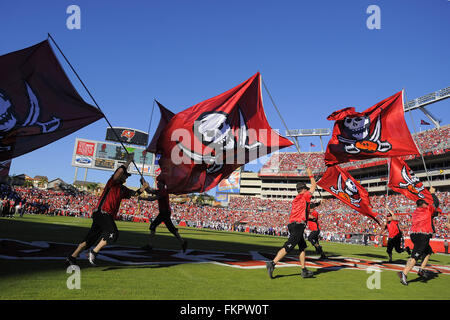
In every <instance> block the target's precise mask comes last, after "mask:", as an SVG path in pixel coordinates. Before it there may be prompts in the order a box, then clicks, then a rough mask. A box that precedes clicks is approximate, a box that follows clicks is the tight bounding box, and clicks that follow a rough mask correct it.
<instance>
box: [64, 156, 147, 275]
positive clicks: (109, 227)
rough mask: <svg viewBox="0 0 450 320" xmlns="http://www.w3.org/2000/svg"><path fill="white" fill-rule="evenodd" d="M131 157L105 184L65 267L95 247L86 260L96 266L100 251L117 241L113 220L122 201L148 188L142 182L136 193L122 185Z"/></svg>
mask: <svg viewBox="0 0 450 320" xmlns="http://www.w3.org/2000/svg"><path fill="white" fill-rule="evenodd" d="M133 156H134V155H133V154H129V155H128V159H127V162H126V163H125V164H123V165H121V166H120V167H119V168H118V169H117V170H116V171H115V172H114V174H113V175H112V176H111V178H110V179H109V180H108V182H107V183H106V185H105V188H104V189H103V192H102V195H101V196H100V198H99V201H98V204H97V207H96V208H95V210H94V212H92V225H91V228H90V229H89V231H88V233H87V234H86V236H85V238H84V239H83V241H82V242H81V243H80V244H79V245H78V247H77V248H76V249H75V251H74V252H72V254H71V255H69V256H68V257H67V259H66V264H67V265H76V264H77V257H78V256H79V254H80V253H81V252H82V251H83V250H85V249H89V248H91V247H92V246H94V245H95V247H94V248H93V249H91V250H90V251H89V254H88V260H89V263H90V264H91V265H93V266H96V259H97V255H98V253H99V252H100V250H101V249H103V248H104V247H105V246H106V245H108V244H111V243H114V242H116V241H117V239H118V237H119V230H118V229H117V226H116V223H115V222H114V220H115V219H116V218H117V213H118V211H119V208H120V203H121V202H122V199H129V198H131V197H134V196H139V195H140V194H141V193H142V192H144V190H145V189H146V188H148V187H149V186H148V183H147V182H145V181H143V185H142V186H141V188H140V189H138V190H137V191H134V190H131V189H128V188H127V187H125V186H124V185H123V184H124V183H125V182H126V180H127V178H128V177H129V176H130V174H129V173H128V172H127V170H128V166H129V165H130V163H131V162H132V160H133Z"/></svg>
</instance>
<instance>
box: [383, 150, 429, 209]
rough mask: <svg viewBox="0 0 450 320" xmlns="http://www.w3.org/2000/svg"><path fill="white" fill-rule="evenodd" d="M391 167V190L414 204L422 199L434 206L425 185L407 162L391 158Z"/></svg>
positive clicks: (389, 185)
mask: <svg viewBox="0 0 450 320" xmlns="http://www.w3.org/2000/svg"><path fill="white" fill-rule="evenodd" d="M389 167H390V168H389V184H388V187H389V188H391V189H392V190H394V191H395V192H398V193H401V194H403V195H404V196H405V197H407V198H408V199H411V200H412V201H414V202H416V201H417V200H420V199H422V200H425V201H426V202H427V203H429V204H431V205H432V204H433V197H432V196H431V193H430V192H429V191H428V190H427V189H425V186H424V185H423V183H422V182H420V180H419V178H417V177H416V175H415V174H414V172H413V171H412V170H411V169H410V168H409V166H408V165H407V164H406V162H405V161H403V160H402V159H400V158H397V157H394V158H391V160H390V163H389Z"/></svg>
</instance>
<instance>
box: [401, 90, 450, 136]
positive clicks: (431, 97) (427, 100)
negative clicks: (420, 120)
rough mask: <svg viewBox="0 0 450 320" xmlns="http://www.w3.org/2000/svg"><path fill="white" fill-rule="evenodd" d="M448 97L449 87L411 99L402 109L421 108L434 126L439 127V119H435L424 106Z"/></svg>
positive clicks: (449, 94)
mask: <svg viewBox="0 0 450 320" xmlns="http://www.w3.org/2000/svg"><path fill="white" fill-rule="evenodd" d="M449 97H450V87H447V88H444V89H441V90H438V91H435V92H432V93H429V94H426V95H424V96H422V97H419V98H416V99H413V100H409V101H408V102H406V103H405V106H404V110H405V112H406V111H412V110H414V109H419V110H421V111H422V112H423V113H424V114H425V115H426V116H427V117H428V119H430V120H431V122H433V124H434V126H435V127H436V128H438V129H439V128H440V126H441V125H440V124H441V120H439V119H437V118H436V117H435V116H433V115H432V114H431V113H430V112H429V111H428V110H427V109H425V106H427V105H429V104H432V103H435V102H438V101H441V100H444V99H447V98H449Z"/></svg>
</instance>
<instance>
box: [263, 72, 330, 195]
mask: <svg viewBox="0 0 450 320" xmlns="http://www.w3.org/2000/svg"><path fill="white" fill-rule="evenodd" d="M261 82H262V84H263V86H264V89H265V90H266V92H267V94H268V96H269V99H270V101H271V102H272V105H273V106H274V108H275V110H276V111H277V113H278V116H279V117H280V119H281V122H282V123H283V125H284V127H285V129H286V131H287V132H289V128H288V126H287V124H286V122H285V121H284V119H283V116H282V115H281V113H280V110H278V107H277V105H276V104H275V101H274V100H273V98H272V95H271V94H270V92H269V89H267V86H266V83H265V82H264V79H263V77H262V75H261ZM292 140H293V141H295V142H294V144H295V147H296V148H297V152H298V154H299V155H301V151H300V146H299V145H298V140H297V139H292ZM300 159H301V158H300ZM302 162H303V165H304V166H305V168H308V166H307V165H306V161H305V160H302ZM313 175H314V173H313ZM317 191H318V192H319V195H320V197H322V194H321V193H320V190H319V188H317Z"/></svg>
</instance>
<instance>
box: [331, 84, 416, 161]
mask: <svg viewBox="0 0 450 320" xmlns="http://www.w3.org/2000/svg"><path fill="white" fill-rule="evenodd" d="M327 119H328V120H333V121H335V124H334V129H333V136H332V138H331V139H330V141H329V143H328V146H327V150H326V153H325V164H326V165H327V166H331V165H335V164H339V163H343V162H348V161H358V160H364V159H369V158H378V157H382V158H383V157H396V156H403V155H409V154H419V151H418V150H417V147H416V144H415V143H414V140H413V138H412V136H411V133H410V132H409V130H408V126H407V125H406V122H405V117H404V110H403V92H402V91H400V92H398V93H396V94H394V95H393V96H391V97H389V98H387V99H384V100H383V101H381V102H379V103H377V104H376V105H374V106H372V107H370V108H369V109H367V110H365V111H363V112H356V111H355V108H353V107H351V108H345V109H341V110H338V111H335V112H333V113H332V114H331V115H329V116H328V117H327Z"/></svg>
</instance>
